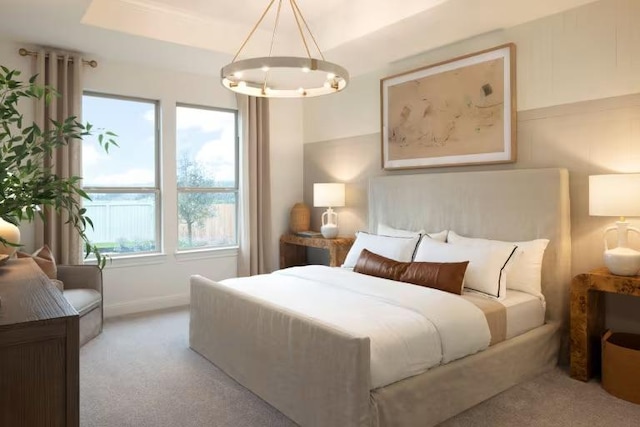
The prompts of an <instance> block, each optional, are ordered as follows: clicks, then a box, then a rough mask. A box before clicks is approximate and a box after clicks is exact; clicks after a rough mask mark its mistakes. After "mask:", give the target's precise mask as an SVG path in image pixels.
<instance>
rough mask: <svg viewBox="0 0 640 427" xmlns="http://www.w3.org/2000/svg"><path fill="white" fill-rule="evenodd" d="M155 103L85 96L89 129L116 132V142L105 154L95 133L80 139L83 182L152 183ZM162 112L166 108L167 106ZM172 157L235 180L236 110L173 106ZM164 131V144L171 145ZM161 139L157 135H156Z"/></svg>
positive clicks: (88, 184) (217, 177) (215, 176)
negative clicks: (94, 136) (175, 153)
mask: <svg viewBox="0 0 640 427" xmlns="http://www.w3.org/2000/svg"><path fill="white" fill-rule="evenodd" d="M155 105H156V104H155V103H154V102H153V101H138V100H129V99H121V98H109V97H100V96H92V95H85V96H84V97H83V104H82V108H83V113H82V114H83V121H84V122H89V123H91V124H92V125H93V126H94V130H95V131H96V132H99V129H104V130H110V131H112V132H114V133H116V134H117V135H118V137H117V142H118V145H119V147H113V148H112V149H111V150H110V151H109V153H108V154H107V153H105V152H104V150H103V149H101V148H100V146H99V145H98V143H97V141H96V138H85V142H84V144H83V147H82V162H83V172H82V176H83V178H84V182H83V185H84V186H85V187H154V186H155V185H154V178H155V174H154V157H155V154H156V153H155V146H154V132H155V128H156V126H155V120H156V118H155ZM165 111H169V109H166V110H165ZM176 115H177V117H176V128H177V135H175V138H176V141H177V142H176V147H177V154H178V155H177V156H176V158H178V159H179V158H180V156H182V155H185V154H186V155H187V156H189V158H190V160H192V161H194V162H197V164H198V166H200V167H201V168H202V170H203V171H205V173H206V174H207V176H208V177H210V178H213V179H214V180H215V181H216V182H224V183H225V184H226V185H234V183H235V179H236V176H235V157H236V148H235V132H236V129H235V114H234V113H233V112H229V111H220V110H212V109H203V108H196V107H185V106H178V107H177V108H176ZM173 137H174V136H173V135H170V136H165V141H163V149H164V150H167V149H169V147H170V146H172V145H173V144H168V143H167V141H166V139H169V138H171V139H173ZM161 138H162V134H161Z"/></svg>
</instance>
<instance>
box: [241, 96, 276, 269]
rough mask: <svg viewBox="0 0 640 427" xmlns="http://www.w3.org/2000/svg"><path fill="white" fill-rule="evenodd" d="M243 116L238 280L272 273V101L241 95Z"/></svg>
mask: <svg viewBox="0 0 640 427" xmlns="http://www.w3.org/2000/svg"><path fill="white" fill-rule="evenodd" d="M237 101H238V110H239V113H240V114H239V116H240V135H241V152H242V172H241V178H240V185H241V187H240V188H242V189H243V192H242V201H241V204H240V213H241V218H242V224H241V227H240V239H239V240H240V241H239V247H240V249H239V256H238V276H240V277H243V276H253V275H255V274H262V273H268V272H270V271H271V266H272V262H271V260H272V254H271V175H270V166H269V100H268V99H265V98H256V97H249V96H246V95H237Z"/></svg>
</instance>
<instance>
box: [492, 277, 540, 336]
mask: <svg viewBox="0 0 640 427" xmlns="http://www.w3.org/2000/svg"><path fill="white" fill-rule="evenodd" d="M499 302H500V303H501V304H502V305H504V307H505V309H506V311H507V339H509V338H513V337H517V336H518V335H522V334H524V333H525V332H528V331H530V330H531V329H534V328H537V327H538V326H542V325H544V317H545V310H546V305H545V301H544V299H541V298H540V297H537V296H534V295H531V294H528V293H526V292H520V291H514V290H512V289H508V290H507V296H506V298H505V299H503V300H502V301H499Z"/></svg>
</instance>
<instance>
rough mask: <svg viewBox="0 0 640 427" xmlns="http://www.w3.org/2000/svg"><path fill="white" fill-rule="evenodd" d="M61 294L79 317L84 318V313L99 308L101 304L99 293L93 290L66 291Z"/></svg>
mask: <svg viewBox="0 0 640 427" xmlns="http://www.w3.org/2000/svg"><path fill="white" fill-rule="evenodd" d="M62 294H63V295H64V297H65V298H66V299H67V301H69V304H71V305H72V306H73V308H75V309H76V311H77V312H78V314H79V315H80V316H84V315H85V313H88V312H90V311H91V310H93V309H94V308H96V307H100V303H101V302H102V296H101V295H100V292H98V291H94V290H93V289H67V290H65V291H64V292H62Z"/></svg>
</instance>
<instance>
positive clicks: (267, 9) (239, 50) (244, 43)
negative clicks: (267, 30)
mask: <svg viewBox="0 0 640 427" xmlns="http://www.w3.org/2000/svg"><path fill="white" fill-rule="evenodd" d="M275 1H276V0H271V2H270V3H269V6H267V8H266V9H265V10H264V12H262V16H260V19H258V22H256V25H254V26H253V28H252V29H251V32H249V35H248V36H247V38H246V39H244V41H243V42H242V44H241V45H240V49H238V51H237V52H236V54H235V56H234V57H233V59H232V60H231V62H236V59H238V55H240V52H242V49H244V46H245V45H246V44H247V42H248V41H249V39H250V38H251V36H253V33H255V32H256V30H257V29H258V27H259V26H260V24H261V23H262V20H263V19H264V17H265V16H266V15H267V12H269V9H271V6H273V3H274V2H275Z"/></svg>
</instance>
